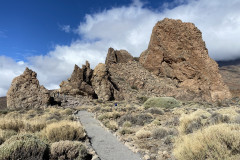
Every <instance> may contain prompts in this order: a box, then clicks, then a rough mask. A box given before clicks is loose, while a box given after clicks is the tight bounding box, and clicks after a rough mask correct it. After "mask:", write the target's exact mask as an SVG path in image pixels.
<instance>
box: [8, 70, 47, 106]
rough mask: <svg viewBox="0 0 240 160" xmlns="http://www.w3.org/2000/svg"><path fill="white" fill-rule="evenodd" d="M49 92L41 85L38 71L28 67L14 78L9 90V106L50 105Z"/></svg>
mask: <svg viewBox="0 0 240 160" xmlns="http://www.w3.org/2000/svg"><path fill="white" fill-rule="evenodd" d="M49 99H50V96H49V92H48V90H47V89H46V88H44V86H40V85H39V81H38V79H37V73H36V72H34V71H32V70H30V69H28V68H26V70H25V71H24V73H23V74H22V75H20V76H18V77H16V78H14V79H13V81H12V84H11V86H10V88H9V90H8V92H7V107H8V108H12V109H13V108H39V107H44V106H46V105H48V103H49Z"/></svg>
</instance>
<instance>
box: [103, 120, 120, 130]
mask: <svg viewBox="0 0 240 160" xmlns="http://www.w3.org/2000/svg"><path fill="white" fill-rule="evenodd" d="M104 125H105V126H106V127H107V128H109V129H110V130H112V131H116V130H118V125H117V122H115V121H107V122H106V123H105V124H104Z"/></svg>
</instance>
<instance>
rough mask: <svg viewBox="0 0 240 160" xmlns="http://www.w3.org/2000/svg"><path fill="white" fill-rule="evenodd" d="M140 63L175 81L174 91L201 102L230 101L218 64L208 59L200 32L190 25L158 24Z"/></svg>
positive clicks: (170, 22) (167, 20)
mask: <svg viewBox="0 0 240 160" xmlns="http://www.w3.org/2000/svg"><path fill="white" fill-rule="evenodd" d="M139 61H140V63H141V64H142V65H143V66H144V67H145V68H146V69H147V70H149V71H150V72H152V73H154V74H155V75H157V76H160V77H164V76H165V77H168V78H171V79H174V80H177V81H178V85H177V87H179V88H182V89H185V90H189V91H192V92H193V93H194V94H196V96H200V97H202V100H206V101H217V100H223V99H226V98H230V97H231V93H230V92H229V89H228V87H227V86H226V85H225V84H224V83H223V80H222V77H221V75H220V74H219V70H218V65H217V63H216V62H215V61H214V60H212V59H211V58H210V57H209V55H208V50H207V48H206V46H205V42H204V41H203V40H202V33H201V31H200V30H199V29H198V28H197V27H195V25H194V24H192V23H183V22H182V21H181V20H172V19H167V18H166V19H164V20H163V21H159V22H158V23H157V24H156V25H155V27H154V28H153V31H152V35H151V40H150V43H149V46H148V49H147V50H146V51H144V52H143V53H142V54H141V56H140V59H139Z"/></svg>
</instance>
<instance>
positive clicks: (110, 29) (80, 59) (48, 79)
mask: <svg viewBox="0 0 240 160" xmlns="http://www.w3.org/2000/svg"><path fill="white" fill-rule="evenodd" d="M145 2H146V1H145ZM146 4H147V3H146ZM159 8H160V10H151V9H148V8H146V7H144V4H143V3H142V1H139V0H134V1H133V4H132V5H130V6H122V7H118V8H111V9H109V10H104V11H102V12H99V13H95V14H92V15H86V17H85V21H83V22H80V25H79V26H78V28H77V29H76V31H75V32H76V33H77V34H79V36H80V37H81V38H80V39H79V40H77V41H74V42H73V43H72V44H71V45H69V46H67V45H62V46H60V45H57V46H56V47H55V49H54V50H53V51H51V52H49V53H48V54H47V55H39V56H33V57H29V65H30V68H32V69H33V70H35V71H36V72H37V73H38V78H39V80H40V83H41V84H44V85H45V86H46V87H47V88H49V89H52V88H56V87H58V85H59V83H60V82H61V81H62V80H66V79H67V78H68V77H69V76H70V74H71V72H72V70H73V67H74V64H78V65H79V66H81V64H84V63H85V61H86V60H89V62H90V64H91V66H92V68H94V67H95V66H96V65H97V64H98V63H99V62H104V60H105V57H106V54H107V50H108V48H109V47H113V48H115V49H126V50H128V51H129V53H131V54H132V55H133V56H139V55H140V54H141V52H142V51H144V50H145V49H147V46H148V43H149V40H150V36H151V32H152V28H153V26H154V25H155V23H156V22H157V21H159V20H162V19H163V18H165V17H169V18H174V19H181V20H183V21H184V22H193V23H195V25H196V26H197V27H198V28H199V29H200V30H201V31H202V33H203V39H204V40H205V41H206V45H207V48H208V49H209V54H210V56H211V57H212V58H214V59H215V60H222V59H224V60H226V59H234V58H236V57H240V45H239V43H238V41H239V35H240V16H239V15H240V10H239V8H240V1H239V0H231V1H225V0H211V1H209V0H175V1H174V2H173V3H165V4H164V5H163V6H159ZM61 28H62V30H63V31H65V32H70V31H72V30H73V29H72V28H71V27H70V26H69V25H64V26H62V27H61ZM5 60H6V59H5ZM1 61H2V59H0V62H1ZM6 61H11V63H13V66H14V67H12V68H10V69H9V70H10V71H9V73H12V74H11V76H8V77H9V78H8V79H6V80H5V81H1V82H0V83H1V84H0V85H1V86H0V95H3V94H5V93H4V92H5V91H6V90H7V89H8V86H9V85H10V81H11V78H13V77H14V76H16V75H18V74H20V72H19V71H22V68H23V66H25V65H26V64H25V63H23V64H22V62H18V63H15V64H14V62H13V61H12V60H10V59H7V60H6ZM5 65H6V64H5ZM5 68H6V66H4V65H3V67H2V68H1V70H4V72H0V77H2V76H4V73H7V72H8V71H7V70H6V69H5ZM15 71H18V72H15Z"/></svg>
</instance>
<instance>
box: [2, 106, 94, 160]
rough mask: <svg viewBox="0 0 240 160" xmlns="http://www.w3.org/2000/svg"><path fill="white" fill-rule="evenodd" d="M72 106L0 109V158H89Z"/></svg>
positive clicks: (82, 131) (83, 134)
mask: <svg viewBox="0 0 240 160" xmlns="http://www.w3.org/2000/svg"><path fill="white" fill-rule="evenodd" d="M72 113H73V110H72V109H69V108H67V109H60V108H47V109H45V110H43V109H31V110H15V111H11V110H4V111H3V110H2V111H1V112H0V159H61V160H65V159H81V160H85V159H86V160H87V159H91V155H90V153H89V149H88V147H87V146H86V143H85V141H86V133H85V131H84V129H83V127H82V126H81V124H80V123H79V122H77V121H75V120H74V117H73V115H72Z"/></svg>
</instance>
